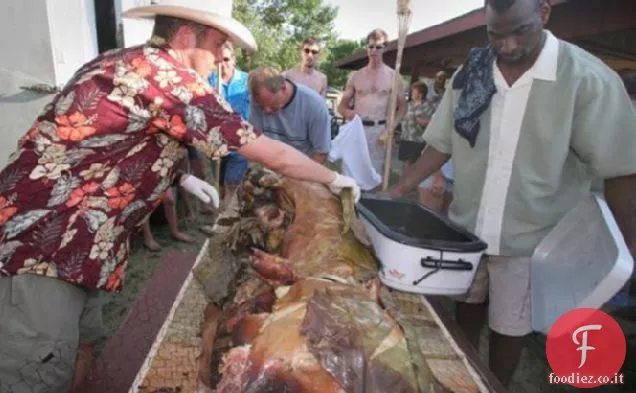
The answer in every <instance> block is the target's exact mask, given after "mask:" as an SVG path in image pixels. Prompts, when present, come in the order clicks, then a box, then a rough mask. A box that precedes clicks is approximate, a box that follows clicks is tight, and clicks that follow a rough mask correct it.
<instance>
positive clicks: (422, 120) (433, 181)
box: [398, 82, 446, 212]
mask: <svg viewBox="0 0 636 393" xmlns="http://www.w3.org/2000/svg"><path fill="white" fill-rule="evenodd" d="M427 94H428V87H427V86H426V84H425V83H423V82H415V83H413V85H412V86H411V99H410V101H409V103H408V108H407V112H406V115H405V116H404V119H403V120H402V132H401V133H400V141H399V155H398V159H399V160H400V161H402V162H403V163H404V168H403V173H404V172H406V171H408V170H409V168H410V167H411V165H412V164H413V163H415V162H416V161H417V159H418V158H419V157H420V155H421V154H422V151H423V150H424V147H425V146H426V143H425V142H424V132H425V131H426V126H428V123H429V122H430V120H431V117H432V116H433V113H435V108H436V105H435V104H434V103H432V102H429V101H428V100H426V97H427ZM445 190H446V184H445V179H444V175H443V174H442V172H441V171H438V172H436V173H434V174H433V175H431V176H430V177H429V178H428V179H426V180H425V181H424V182H422V183H421V184H420V186H419V188H418V197H419V201H420V203H421V204H423V205H424V206H426V207H428V208H429V209H431V210H434V211H437V212H441V211H442V208H443V201H444V192H445Z"/></svg>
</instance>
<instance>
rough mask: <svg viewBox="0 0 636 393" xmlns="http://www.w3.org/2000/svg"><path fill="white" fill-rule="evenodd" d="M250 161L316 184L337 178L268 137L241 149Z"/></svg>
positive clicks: (331, 172)
mask: <svg viewBox="0 0 636 393" xmlns="http://www.w3.org/2000/svg"><path fill="white" fill-rule="evenodd" d="M239 153H240V154H241V155H242V156H243V157H245V158H246V159H247V160H248V161H254V162H256V163H259V164H261V165H263V166H265V167H267V168H270V169H272V170H273V171H275V172H278V173H280V174H282V175H285V176H289V177H291V178H295V179H303V180H308V181H313V182H316V183H322V184H328V183H330V182H331V181H333V180H334V178H335V176H336V175H335V172H333V171H332V170H330V169H329V168H327V167H326V166H324V165H319V164H317V163H316V162H315V161H314V160H312V159H311V158H309V157H307V156H306V155H305V154H303V153H301V152H300V151H298V150H296V149H294V148H293V147H291V146H289V145H287V144H285V143H283V142H280V141H276V140H273V139H270V138H267V137H266V136H260V137H259V138H257V139H256V140H255V141H253V142H250V143H248V144H246V145H244V146H243V147H241V148H240V149H239Z"/></svg>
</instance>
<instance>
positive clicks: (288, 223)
mask: <svg viewBox="0 0 636 393" xmlns="http://www.w3.org/2000/svg"><path fill="white" fill-rule="evenodd" d="M250 175H251V176H250ZM250 175H248V177H247V179H248V180H247V181H246V182H245V186H244V187H243V189H242V190H241V191H242V192H241V193H240V195H242V202H243V206H242V209H241V211H242V215H241V216H242V217H243V218H247V220H248V222H249V223H248V226H254V225H256V226H257V227H258V229H259V230H260V234H259V235H256V236H254V235H253V233H254V232H255V231H254V230H253V229H252V231H249V230H248V232H250V235H249V236H246V237H245V238H244V246H251V247H254V248H256V250H255V251H254V252H253V255H252V262H253V266H254V268H255V270H256V271H257V272H258V273H259V274H261V275H262V276H263V277H264V278H266V279H267V280H268V281H269V282H270V283H271V284H272V285H274V286H278V285H289V284H291V283H293V282H294V281H296V280H298V279H302V278H306V277H312V276H315V275H333V276H338V277H343V278H347V277H356V278H357V279H360V280H365V279H369V278H372V277H374V276H375V274H376V264H375V260H374V258H373V254H372V252H371V251H370V249H369V248H367V247H365V246H364V245H363V244H362V243H360V242H359V241H358V240H357V239H356V238H355V235H354V234H353V232H352V231H350V230H349V227H350V225H351V222H352V220H353V214H354V212H353V200H352V199H351V200H350V199H347V198H342V199H341V198H338V197H337V196H335V195H333V194H332V193H331V192H330V191H329V189H328V188H327V187H325V186H323V185H321V184H316V183H311V182H307V181H299V180H293V179H289V178H281V177H278V176H276V175H275V174H273V173H268V172H265V171H264V172H263V173H258V172H257V173H253V174H250ZM347 207H348V208H347ZM254 239H259V240H260V242H258V241H256V242H254V241H253V240H254Z"/></svg>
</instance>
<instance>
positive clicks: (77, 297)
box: [0, 275, 103, 393]
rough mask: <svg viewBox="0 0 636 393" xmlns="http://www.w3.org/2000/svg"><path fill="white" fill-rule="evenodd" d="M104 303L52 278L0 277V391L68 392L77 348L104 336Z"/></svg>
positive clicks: (5, 392) (32, 276)
mask: <svg viewBox="0 0 636 393" xmlns="http://www.w3.org/2000/svg"><path fill="white" fill-rule="evenodd" d="M102 300H103V297H102V296H101V295H98V292H89V291H86V290H84V289H82V288H80V287H78V286H75V285H72V284H68V283H66V282H63V281H61V280H57V279H53V278H48V277H43V276H36V275H21V276H15V277H2V278H0V316H1V318H0V393H17V392H20V393H22V392H24V393H58V392H66V391H68V388H69V386H70V383H71V381H72V378H73V373H74V370H75V359H76V357H77V347H78V344H79V343H80V342H89V341H91V340H95V339H96V338H98V337H99V336H100V335H101V334H102V325H101V321H102V319H101V306H102Z"/></svg>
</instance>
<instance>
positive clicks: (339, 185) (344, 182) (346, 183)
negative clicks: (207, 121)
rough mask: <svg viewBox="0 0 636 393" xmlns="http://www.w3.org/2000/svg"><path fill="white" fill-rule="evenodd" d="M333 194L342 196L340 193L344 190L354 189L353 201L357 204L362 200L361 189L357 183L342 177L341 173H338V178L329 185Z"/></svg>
mask: <svg viewBox="0 0 636 393" xmlns="http://www.w3.org/2000/svg"><path fill="white" fill-rule="evenodd" d="M327 186H328V187H329V189H330V190H331V192H333V193H334V194H336V195H340V192H341V191H342V189H343V188H347V187H349V188H352V189H353V199H354V201H355V202H356V203H358V201H359V200H360V187H358V185H357V184H356V181H355V180H353V179H352V178H350V177H347V176H342V175H341V174H339V173H336V178H335V179H334V180H333V181H332V182H331V183H329V184H328V185H327Z"/></svg>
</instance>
